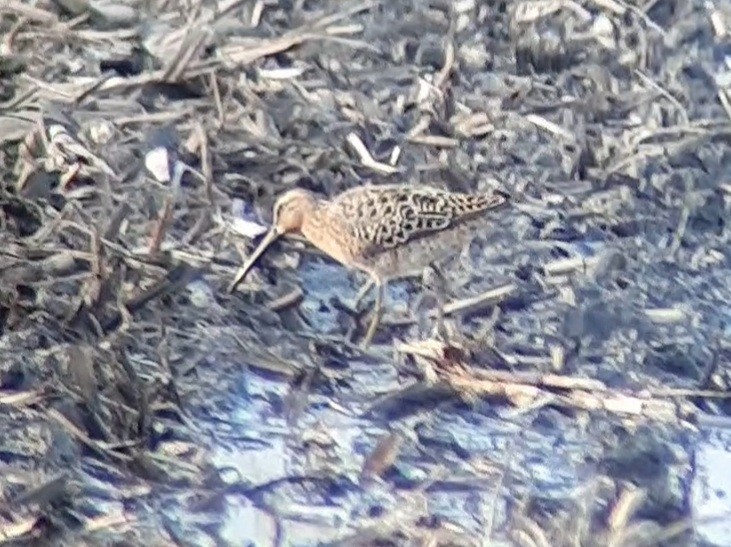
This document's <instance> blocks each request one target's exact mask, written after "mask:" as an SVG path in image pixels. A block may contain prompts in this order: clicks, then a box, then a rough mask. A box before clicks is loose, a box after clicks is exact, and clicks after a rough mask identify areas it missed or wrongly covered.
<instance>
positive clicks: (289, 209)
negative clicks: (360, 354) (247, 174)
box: [228, 184, 509, 347]
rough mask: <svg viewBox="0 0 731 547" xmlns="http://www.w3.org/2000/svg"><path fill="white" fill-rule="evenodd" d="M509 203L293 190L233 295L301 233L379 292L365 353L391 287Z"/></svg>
mask: <svg viewBox="0 0 731 547" xmlns="http://www.w3.org/2000/svg"><path fill="white" fill-rule="evenodd" d="M508 200H509V195H508V194H507V193H505V192H502V191H499V190H495V191H491V192H485V193H474V194H471V193H460V192H450V191H448V190H441V189H438V188H433V187H425V186H412V185H407V184H390V185H368V186H360V187H357V188H352V189H350V190H346V191H345V192H343V193H341V194H338V195H337V196H335V197H334V198H332V199H331V200H326V199H320V198H318V197H317V196H316V195H315V194H313V193H312V192H310V191H308V190H303V189H293V190H289V191H287V192H285V193H284V194H282V196H280V197H279V198H278V199H277V200H276V202H275V204H274V208H273V213H274V215H273V222H272V226H271V228H270V229H269V231H268V232H267V233H266V235H265V236H264V238H263V239H262V240H261V243H259V246H258V247H257V248H256V249H255V250H254V252H253V253H252V254H251V256H250V257H249V258H248V260H247V261H246V262H245V263H244V265H243V266H242V267H241V268H240V269H239V271H238V272H237V274H236V276H235V278H234V280H233V281H232V282H231V284H230V285H229V287H228V291H229V292H233V291H234V290H235V289H236V287H237V286H238V285H239V283H241V282H242V281H243V280H244V278H245V277H246V275H247V274H248V272H249V270H251V268H252V267H253V266H254V264H255V263H256V261H257V260H258V259H259V258H260V257H261V255H262V254H264V251H266V249H267V248H268V247H269V245H271V244H272V243H273V242H274V241H275V240H276V239H277V238H279V237H280V236H283V235H286V234H301V235H302V236H304V238H305V239H307V240H308V241H309V242H310V243H311V244H312V245H314V246H315V247H317V248H319V249H320V250H321V251H323V252H324V253H326V254H327V255H329V256H330V257H332V258H333V259H335V260H336V261H338V262H339V263H341V264H342V265H344V266H346V267H348V268H350V269H354V270H360V271H361V272H364V273H366V274H368V275H369V276H370V279H371V280H372V285H373V286H375V288H376V291H377V292H376V301H375V306H374V311H373V318H372V320H371V323H370V325H369V327H368V331H367V332H366V335H365V338H364V340H363V345H364V346H366V347H367V346H368V345H369V344H370V342H371V341H372V339H373V336H374V334H375V332H376V329H377V327H378V323H379V321H380V317H381V313H382V306H383V293H384V286H385V284H386V283H387V282H388V280H389V279H392V278H395V277H401V276H405V275H410V274H413V273H417V272H418V271H421V270H423V269H424V268H426V267H427V266H429V265H431V264H432V263H433V262H435V261H437V260H439V259H442V258H446V257H448V256H449V255H452V254H457V253H459V251H460V250H461V248H462V247H463V246H464V245H465V244H466V243H468V242H469V240H470V239H471V238H472V236H473V235H474V229H475V228H476V225H475V224H476V222H482V223H484V221H485V217H486V216H487V215H486V213H488V212H489V211H493V210H494V209H496V208H498V207H500V206H501V205H504V204H506V203H508ZM368 288H369V289H370V286H369V287H368ZM362 296H364V295H361V297H362Z"/></svg>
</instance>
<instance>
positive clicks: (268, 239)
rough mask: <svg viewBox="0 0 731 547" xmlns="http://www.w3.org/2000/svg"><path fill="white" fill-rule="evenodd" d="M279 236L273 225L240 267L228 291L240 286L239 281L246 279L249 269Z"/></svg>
mask: <svg viewBox="0 0 731 547" xmlns="http://www.w3.org/2000/svg"><path fill="white" fill-rule="evenodd" d="M278 237H279V233H277V229H276V228H275V227H272V228H271V229H270V230H269V231H268V232H267V234H266V235H265V236H264V239H262V240H261V243H259V246H258V247H257V248H256V249H255V250H254V252H253V253H251V256H250V257H249V258H248V260H247V261H246V262H245V263H244V265H243V266H241V268H239V271H238V272H237V273H236V277H235V278H234V280H233V281H232V282H231V284H230V285H229V287H228V292H230V293H231V292H234V290H236V287H238V285H239V283H241V282H242V281H243V280H244V278H245V277H246V274H248V273H249V270H250V269H251V268H253V267H254V264H256V261H257V260H259V257H260V256H261V255H263V254H264V251H266V250H267V247H269V245H271V244H272V243H273V242H274V241H276V239H277V238H278Z"/></svg>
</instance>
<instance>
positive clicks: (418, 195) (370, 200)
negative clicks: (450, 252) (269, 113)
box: [331, 185, 507, 256]
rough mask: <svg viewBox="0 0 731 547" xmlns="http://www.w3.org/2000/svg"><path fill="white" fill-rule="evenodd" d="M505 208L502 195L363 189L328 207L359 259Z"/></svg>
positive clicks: (412, 188) (405, 188)
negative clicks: (356, 248) (357, 248)
mask: <svg viewBox="0 0 731 547" xmlns="http://www.w3.org/2000/svg"><path fill="white" fill-rule="evenodd" d="M506 202H507V195H506V194H503V193H492V194H486V193H481V194H464V193H456V192H449V191H446V190H440V189H437V188H430V187H418V186H407V185H384V186H365V187H358V188H354V189H352V190H348V191H346V192H343V193H342V194H340V195H339V196H337V197H336V198H335V199H334V200H333V201H332V202H331V207H333V212H334V213H335V214H338V215H342V218H343V220H344V221H345V224H347V225H348V226H349V228H350V230H351V233H350V235H351V237H352V238H353V239H354V240H357V241H358V242H359V243H360V247H361V249H360V250H361V253H362V254H363V256H368V255H369V254H370V253H374V252H378V251H383V250H386V249H391V248H393V247H397V246H399V245H403V244H405V243H408V242H409V241H411V240H413V239H417V238H420V237H424V236H426V235H428V234H430V233H434V232H438V231H440V230H445V229H447V228H449V227H450V226H452V225H454V224H456V223H458V222H459V221H461V220H463V219H466V218H469V217H473V216H475V215H476V214H479V213H483V212H485V211H488V210H490V209H494V208H496V207H498V206H500V205H502V204H504V203H506Z"/></svg>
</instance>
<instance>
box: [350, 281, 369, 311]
mask: <svg viewBox="0 0 731 547" xmlns="http://www.w3.org/2000/svg"><path fill="white" fill-rule="evenodd" d="M373 283H374V282H373V278H372V277H369V278H368V281H366V282H365V283H364V284H363V286H362V287H361V288H360V290H359V291H358V294H357V295H356V296H355V302H353V310H355V311H358V308H359V307H360V303H361V302H362V301H363V299H364V298H365V296H366V295H367V294H368V292H369V291H370V290H371V289H372V288H373Z"/></svg>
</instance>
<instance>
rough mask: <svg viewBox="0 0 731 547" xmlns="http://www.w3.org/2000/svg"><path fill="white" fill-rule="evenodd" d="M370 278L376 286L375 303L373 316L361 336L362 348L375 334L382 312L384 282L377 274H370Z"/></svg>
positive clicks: (367, 344) (366, 345)
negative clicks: (366, 329) (363, 334)
mask: <svg viewBox="0 0 731 547" xmlns="http://www.w3.org/2000/svg"><path fill="white" fill-rule="evenodd" d="M371 279H373V284H374V285H375V287H376V303H375V305H374V307H373V317H372V318H371V323H370V325H368V331H367V332H366V335H365V338H363V348H367V347H368V346H369V345H370V343H371V342H372V341H373V336H374V335H375V334H376V329H377V328H378V324H379V323H380V321H381V314H382V312H383V292H384V291H383V289H384V282H383V280H382V279H381V278H380V277H379V276H377V275H375V274H371Z"/></svg>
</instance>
